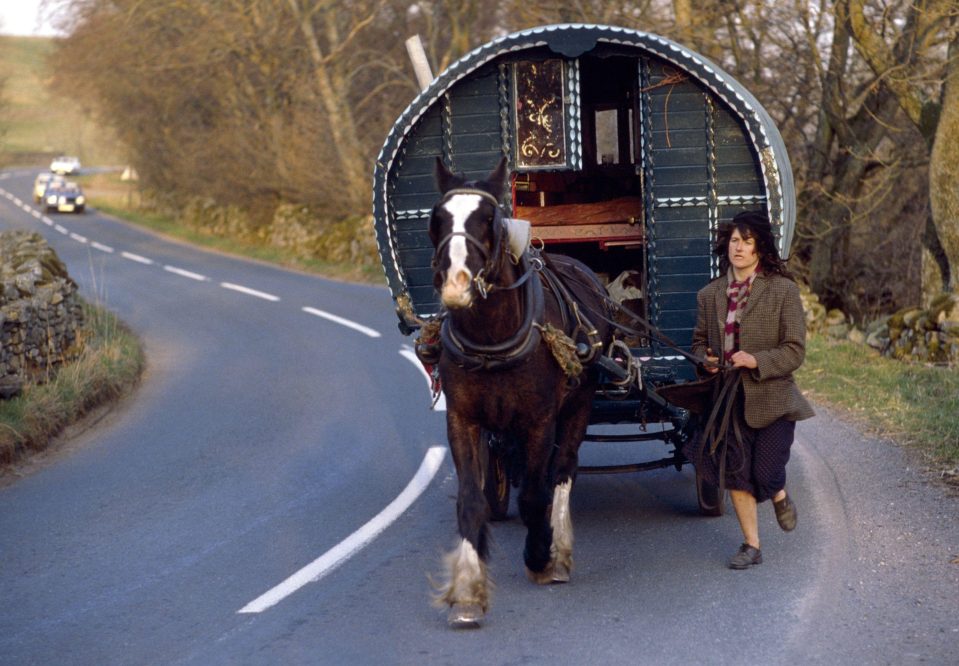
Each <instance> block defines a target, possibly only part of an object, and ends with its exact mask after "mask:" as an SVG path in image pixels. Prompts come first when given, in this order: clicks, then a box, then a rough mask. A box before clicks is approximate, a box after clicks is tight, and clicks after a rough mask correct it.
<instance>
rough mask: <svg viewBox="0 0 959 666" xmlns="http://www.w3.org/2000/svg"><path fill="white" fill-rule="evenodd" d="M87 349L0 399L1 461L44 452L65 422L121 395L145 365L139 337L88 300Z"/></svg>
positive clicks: (85, 325) (85, 333)
mask: <svg viewBox="0 0 959 666" xmlns="http://www.w3.org/2000/svg"><path fill="white" fill-rule="evenodd" d="M84 314H85V322H86V323H85V324H84V327H83V329H82V331H81V335H82V337H83V340H84V343H85V344H84V350H83V352H82V353H81V355H80V357H79V358H78V359H77V360H76V361H74V362H72V363H68V364H66V365H64V366H63V367H61V368H60V370H59V371H58V372H57V374H56V376H55V377H53V378H52V379H51V380H50V381H48V382H46V383H44V384H36V385H33V384H31V385H28V386H27V387H26V388H24V390H23V392H22V393H21V394H20V395H19V396H17V397H15V398H12V399H10V400H3V401H0V462H2V463H11V462H17V461H18V460H21V459H23V458H25V457H26V455H28V454H29V453H32V452H37V451H42V450H43V449H45V448H47V446H48V445H49V443H50V441H51V440H52V439H53V438H54V437H56V436H57V435H58V434H59V433H60V432H61V431H62V430H63V429H64V428H65V427H67V426H69V425H72V424H74V423H76V422H77V421H79V420H80V419H81V418H82V417H83V416H85V415H86V414H88V413H90V412H91V411H92V410H94V409H96V408H98V407H101V406H103V405H106V404H108V403H109V402H111V401H114V400H117V399H118V398H120V397H121V396H123V395H125V394H127V393H129V392H130V391H131V390H132V388H133V387H134V386H135V385H136V384H137V382H138V381H139V379H140V375H141V373H142V372H143V368H144V365H145V361H144V356H143V350H142V348H141V346H140V341H139V340H138V339H137V338H136V336H134V335H133V333H131V332H130V331H129V330H128V329H127V328H126V327H125V326H124V325H123V324H122V323H121V322H120V321H119V320H118V319H117V318H116V316H115V315H113V314H112V313H110V312H108V311H107V310H105V309H103V308H100V307H96V306H93V305H90V304H89V303H84Z"/></svg>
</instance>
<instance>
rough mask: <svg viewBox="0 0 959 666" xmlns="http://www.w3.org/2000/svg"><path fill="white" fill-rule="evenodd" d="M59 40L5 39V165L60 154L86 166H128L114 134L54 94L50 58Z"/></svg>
mask: <svg viewBox="0 0 959 666" xmlns="http://www.w3.org/2000/svg"><path fill="white" fill-rule="evenodd" d="M54 48H55V40H54V39H53V38H47V37H11V36H5V35H3V36H0V78H2V79H3V80H4V81H5V84H4V86H3V100H4V101H5V104H4V106H3V107H2V108H0V165H2V166H13V165H25V166H33V165H37V164H45V163H46V162H47V161H48V160H49V158H50V157H51V156H52V155H54V154H70V155H77V156H79V157H80V160H81V162H82V163H83V164H85V165H94V164H96V165H107V164H122V163H123V161H124V160H123V159H122V154H121V151H120V150H119V148H118V146H117V145H116V142H115V140H114V139H113V138H112V136H111V133H110V132H109V131H108V130H105V129H104V128H101V127H100V126H98V124H97V123H96V122H95V121H94V120H93V118H92V116H91V114H90V113H89V111H88V110H84V109H83V108H81V106H80V104H79V103H77V102H76V101H75V100H72V99H69V98H64V97H60V96H54V95H53V94H52V93H51V92H50V91H49V90H48V89H47V83H48V81H49V80H50V70H49V66H48V64H47V59H48V55H49V54H50V53H52V52H53V49H54Z"/></svg>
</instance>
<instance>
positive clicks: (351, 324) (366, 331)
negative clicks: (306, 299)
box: [303, 307, 381, 338]
mask: <svg viewBox="0 0 959 666" xmlns="http://www.w3.org/2000/svg"><path fill="white" fill-rule="evenodd" d="M303 312H306V313H307V314H311V315H316V316H317V317H322V318H323V319H328V320H329V321H332V322H333V323H335V324H339V325H340V326H346V327H347V328H352V329H353V330H354V331H359V332H360V333H362V334H363V335H368V336H369V337H371V338H379V337H381V335H380V332H379V331H375V330H373V329H372V328H369V327H367V326H364V325H363V324H357V323H356V322H355V321H350V320H349V319H344V318H343V317H338V316H336V315H335V314H330V313H329V312H324V311H323V310H317V309H316V308H310V307H305V308H303Z"/></svg>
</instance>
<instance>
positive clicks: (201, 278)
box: [163, 266, 210, 282]
mask: <svg viewBox="0 0 959 666" xmlns="http://www.w3.org/2000/svg"><path fill="white" fill-rule="evenodd" d="M163 270H165V271H167V272H168V273H173V274H174V275H179V276H181V277H185V278H190V279H191V280H196V281H197V282H206V281H207V280H209V279H210V278H208V277H207V276H205V275H200V274H199V273H194V272H193V271H188V270H186V269H185V268H177V267H176V266H164V267H163Z"/></svg>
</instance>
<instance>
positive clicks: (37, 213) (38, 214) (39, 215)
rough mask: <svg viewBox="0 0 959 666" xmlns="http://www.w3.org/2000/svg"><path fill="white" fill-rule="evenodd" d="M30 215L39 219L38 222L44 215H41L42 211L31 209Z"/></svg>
mask: <svg viewBox="0 0 959 666" xmlns="http://www.w3.org/2000/svg"><path fill="white" fill-rule="evenodd" d="M30 214H31V215H33V216H34V217H35V218H37V219H38V220H39V219H40V218H42V217H43V213H41V212H40V211H38V210H35V209H33V208H31V209H30Z"/></svg>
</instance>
